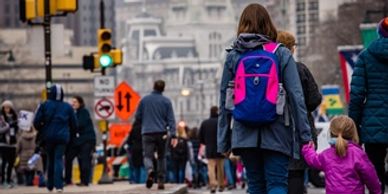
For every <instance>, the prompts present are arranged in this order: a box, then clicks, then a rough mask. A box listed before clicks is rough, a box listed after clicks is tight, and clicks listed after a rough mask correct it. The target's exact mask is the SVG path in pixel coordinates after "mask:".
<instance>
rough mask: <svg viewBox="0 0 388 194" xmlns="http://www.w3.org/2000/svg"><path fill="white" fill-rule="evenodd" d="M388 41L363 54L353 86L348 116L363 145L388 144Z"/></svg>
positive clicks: (359, 60) (384, 39)
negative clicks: (357, 130) (352, 121)
mask: <svg viewBox="0 0 388 194" xmlns="http://www.w3.org/2000/svg"><path fill="white" fill-rule="evenodd" d="M387 110H388V38H380V39H378V40H376V41H374V42H372V43H371V45H370V46H369V47H368V48H367V49H365V50H364V51H362V52H361V54H360V56H359V58H358V61H357V63H356V64H355V67H354V72H353V76H352V82H351V92H350V104H349V116H350V117H351V118H352V119H353V120H354V121H355V123H356V125H357V126H358V128H359V134H360V138H361V142H363V143H382V144H388V114H387Z"/></svg>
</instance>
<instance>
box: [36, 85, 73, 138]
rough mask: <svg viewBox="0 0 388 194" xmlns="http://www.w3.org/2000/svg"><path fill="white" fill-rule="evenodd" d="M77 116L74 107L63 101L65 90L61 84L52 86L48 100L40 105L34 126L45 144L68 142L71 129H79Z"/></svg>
mask: <svg viewBox="0 0 388 194" xmlns="http://www.w3.org/2000/svg"><path fill="white" fill-rule="evenodd" d="M77 125H78V124H77V118H76V116H75V114H74V111H73V108H72V107H71V106H70V105H69V104H68V103H65V102H63V90H62V88H61V87H60V86H59V85H53V86H52V87H51V88H50V94H49V96H48V100H47V101H46V102H44V103H43V104H42V105H40V106H39V108H38V110H37V112H36V115H35V119H34V127H35V128H36V129H37V130H38V132H39V139H40V141H42V142H43V143H45V144H67V143H68V142H69V140H70V130H73V131H76V130H77Z"/></svg>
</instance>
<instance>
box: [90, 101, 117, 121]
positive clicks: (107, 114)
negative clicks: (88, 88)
mask: <svg viewBox="0 0 388 194" xmlns="http://www.w3.org/2000/svg"><path fill="white" fill-rule="evenodd" d="M94 112H95V115H96V119H104V120H106V119H110V118H112V116H114V115H113V113H114V105H113V102H112V101H111V100H109V99H107V98H101V99H98V100H96V101H95V105H94Z"/></svg>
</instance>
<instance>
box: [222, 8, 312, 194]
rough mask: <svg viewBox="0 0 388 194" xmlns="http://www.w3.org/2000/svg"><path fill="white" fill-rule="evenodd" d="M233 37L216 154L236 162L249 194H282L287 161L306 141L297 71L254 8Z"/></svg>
mask: <svg viewBox="0 0 388 194" xmlns="http://www.w3.org/2000/svg"><path fill="white" fill-rule="evenodd" d="M237 36H238V37H237V39H236V40H235V41H234V44H233V45H232V48H231V49H228V54H227V56H226V60H225V65H224V69H223V74H222V81H221V87H220V104H219V106H220V115H219V120H218V121H219V122H218V138H217V142H218V145H217V149H218V152H219V153H223V154H224V155H226V156H227V155H229V154H230V152H231V151H233V153H234V154H235V155H239V156H241V159H242V161H243V163H244V165H245V168H246V173H247V180H248V192H249V193H250V194H260V193H268V194H286V193H287V192H288V165H289V160H290V158H299V157H300V156H299V155H298V153H297V152H294V151H296V149H293V148H294V147H296V146H299V145H301V144H307V143H308V142H310V141H311V140H312V138H311V127H310V125H309V122H308V118H307V110H306V106H305V102H304V97H303V89H302V85H301V82H300V78H299V75H298V70H297V65H296V63H295V61H294V59H293V57H292V54H291V52H290V51H289V50H288V49H287V48H284V47H283V46H281V45H279V44H277V43H275V42H276V38H277V30H276V28H275V27H274V25H273V23H272V21H271V18H270V16H269V14H268V12H267V10H266V9H265V8H264V7H263V6H262V5H260V4H250V5H248V6H247V7H246V8H245V9H244V11H243V13H242V14H241V17H240V22H239V25H238V32H237ZM233 96H234V97H233ZM231 121H233V122H231Z"/></svg>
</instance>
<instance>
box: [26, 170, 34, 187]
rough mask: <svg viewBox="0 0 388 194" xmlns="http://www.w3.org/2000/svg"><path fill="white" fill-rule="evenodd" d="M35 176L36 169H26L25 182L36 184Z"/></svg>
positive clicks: (30, 184) (29, 184)
mask: <svg viewBox="0 0 388 194" xmlns="http://www.w3.org/2000/svg"><path fill="white" fill-rule="evenodd" d="M34 176H35V171H30V170H26V171H24V181H25V182H24V184H25V185H26V186H33V185H34Z"/></svg>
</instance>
